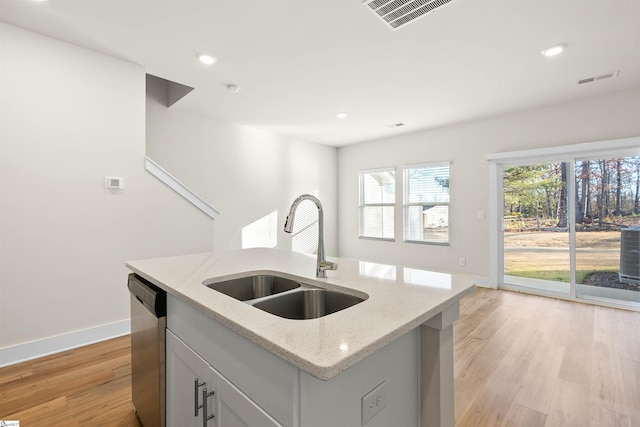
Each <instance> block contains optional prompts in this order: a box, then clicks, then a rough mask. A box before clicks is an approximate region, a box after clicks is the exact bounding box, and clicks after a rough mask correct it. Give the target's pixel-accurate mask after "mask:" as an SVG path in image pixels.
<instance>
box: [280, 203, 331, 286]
mask: <svg viewBox="0 0 640 427" xmlns="http://www.w3.org/2000/svg"><path fill="white" fill-rule="evenodd" d="M304 200H311V201H312V202H313V203H315V204H316V206H317V207H318V257H317V260H316V277H327V270H337V269H338V264H336V263H335V262H330V261H327V260H326V259H324V226H323V212H322V203H320V200H318V199H317V198H316V197H315V196H312V195H311V194H303V195H302V196H299V197H298V198H296V199H295V200H294V201H293V204H292V205H291V209H289V215H287V220H286V221H285V222H284V231H285V233H291V232H292V231H293V219H294V218H295V214H296V208H297V207H298V205H299V204H300V202H302V201H304Z"/></svg>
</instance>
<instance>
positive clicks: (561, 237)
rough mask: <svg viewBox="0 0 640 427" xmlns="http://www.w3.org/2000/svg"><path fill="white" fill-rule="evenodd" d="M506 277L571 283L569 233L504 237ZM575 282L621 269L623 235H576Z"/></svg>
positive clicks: (599, 233)
mask: <svg viewBox="0 0 640 427" xmlns="http://www.w3.org/2000/svg"><path fill="white" fill-rule="evenodd" d="M504 245H505V254H504V258H505V259H504V261H505V274H508V275H512V276H521V277H530V278H534V279H542V280H551V281H557V282H565V283H569V282H570V277H569V233H567V232H553V231H551V232H544V231H541V232H511V233H505V235H504ZM576 262H577V267H578V269H577V271H576V283H583V282H584V279H585V277H586V276H587V275H588V274H589V273H592V272H594V271H611V272H616V273H617V272H618V271H619V269H620V232H619V231H597V232H596V231H587V232H578V233H576Z"/></svg>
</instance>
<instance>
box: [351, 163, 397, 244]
mask: <svg viewBox="0 0 640 427" xmlns="http://www.w3.org/2000/svg"><path fill="white" fill-rule="evenodd" d="M376 172H393V179H394V182H393V185H394V194H393V198H394V200H393V202H391V203H365V200H364V175H369V174H373V173H376ZM397 185H398V174H397V169H396V167H395V166H389V167H382V168H375V169H361V170H359V171H358V238H359V239H363V240H380V241H385V242H395V241H396V224H397V221H396V217H397V215H396V205H397V203H398V191H397V190H398V188H397ZM368 207H381V208H384V207H390V208H392V209H393V237H376V236H366V235H364V209H365V208H368ZM383 234H384V233H383Z"/></svg>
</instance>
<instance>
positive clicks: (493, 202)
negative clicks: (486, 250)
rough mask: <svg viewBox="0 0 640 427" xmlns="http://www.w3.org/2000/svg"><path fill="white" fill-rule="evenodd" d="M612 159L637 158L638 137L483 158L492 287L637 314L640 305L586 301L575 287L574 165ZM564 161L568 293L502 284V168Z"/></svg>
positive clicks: (611, 301) (595, 299) (639, 145)
mask: <svg viewBox="0 0 640 427" xmlns="http://www.w3.org/2000/svg"><path fill="white" fill-rule="evenodd" d="M612 156H616V157H617V156H620V157H623V156H625V157H626V156H640V137H632V138H623V139H614V140H606V141H597V142H589V143H583V144H575V145H566V146H558V147H549V148H539V149H533V150H523V151H514V152H505V153H496V154H492V155H489V156H487V157H486V159H487V160H488V161H489V169H490V176H489V185H490V186H491V190H490V192H489V194H490V200H489V203H490V205H489V207H490V209H489V216H490V224H489V232H490V235H491V237H490V239H491V240H490V254H491V267H490V275H491V277H490V278H491V284H492V287H493V288H497V289H507V290H514V291H518V292H525V293H532V294H536V295H542V296H550V297H555V298H560V299H567V300H572V301H580V302H586V303H591V304H599V305H604V306H609V307H617V308H625V309H630V310H634V311H640V306H637V305H636V304H633V303H629V304H627V303H624V302H623V301H620V302H618V301H615V300H605V299H599V298H594V297H590V298H585V297H581V296H580V295H578V294H577V290H576V288H577V285H576V261H577V259H576V229H575V224H576V209H575V207H576V206H575V204H576V200H575V162H576V160H578V161H579V160H581V159H584V158H591V157H602V158H609V157H612ZM558 162H565V165H566V167H567V168H568V169H567V201H566V202H567V210H568V212H567V214H568V215H567V216H568V218H567V220H568V222H569V224H568V231H569V262H570V288H569V293H563V292H554V291H550V290H542V289H533V288H529V287H525V286H519V285H515V284H509V283H505V281H504V224H503V221H504V219H503V205H504V185H503V175H504V168H505V167H510V166H524V165H531V164H540V163H558Z"/></svg>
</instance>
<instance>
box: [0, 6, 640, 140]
mask: <svg viewBox="0 0 640 427" xmlns="http://www.w3.org/2000/svg"><path fill="white" fill-rule="evenodd" d="M639 16H640V1H639V0H454V1H452V2H451V3H449V4H447V5H446V6H444V7H442V8H439V9H437V10H435V11H433V12H432V13H429V14H427V15H425V16H424V17H422V18H421V19H418V20H416V21H415V22H413V23H411V24H409V25H406V26H404V27H403V28H401V29H398V30H396V31H392V30H390V29H389V28H388V27H387V26H386V25H385V24H384V23H383V22H382V20H381V19H379V18H378V17H377V16H375V15H374V14H373V13H372V12H371V11H370V10H369V9H368V8H367V7H365V6H364V5H363V4H362V2H361V0H48V1H40V2H36V1H33V0H0V20H1V21H4V22H6V23H9V24H12V25H15V26H18V27H22V28H26V29H29V30H32V31H36V32H38V33H42V34H45V35H48V36H51V37H54V38H57V39H61V40H65V41H68V42H70V43H74V44H76V45H79V46H83V47H86V48H89V49H92V50H95V51H98V52H103V53H105V54H107V55H111V56H114V57H117V58H122V59H124V60H127V61H130V62H133V63H136V64H140V65H142V66H143V67H145V68H146V70H147V73H149V74H153V75H156V76H158V77H162V78H165V79H168V80H172V81H175V82H178V83H181V84H184V85H188V86H192V87H194V88H195V90H194V91H192V92H191V93H190V94H189V95H187V96H186V97H185V98H183V99H182V100H180V101H179V102H178V103H177V104H175V105H174V106H173V107H172V108H178V109H184V110H188V111H194V112H199V113H202V114H205V115H208V116H213V117H217V118H220V119H223V120H228V121H232V122H237V123H242V124H246V125H251V126H257V127H261V128H266V129H270V130H272V131H275V132H278V133H282V134H287V135H293V136H298V137H301V138H304V139H306V140H310V141H314V142H318V143H322V144H327V145H333V146H342V145H347V144H351V143H356V142H361V141H366V140H371V139H376V138H382V137H389V136H393V135H397V134H400V133H406V132H413V131H416V130H420V129H428V128H433V127H438V126H443V125H448V124H453V123H459V122H464V121H469V120H475V119H479V118H483V117H488V116H494V115H499V114H504V113H509V112H514V111H520V110H525V109H530V108H536V107H540V106H544V105H550V104H557V103H562V102H567V101H572V100H579V99H584V98H587V97H592V96H597V95H602V94H605V93H609V92H616V91H621V90H627V89H630V88H634V87H640V49H639V48H638V46H639V45H638V41H639V40H640V25H638V17H639ZM555 43H567V44H568V47H567V49H566V50H565V52H564V53H562V54H561V55H559V56H557V57H553V58H546V57H544V56H542V55H541V54H540V51H541V50H542V49H543V48H545V47H547V46H549V45H552V44H555ZM201 52H207V53H211V54H213V55H215V56H216V57H217V58H218V61H217V63H215V64H214V65H210V66H205V65H203V64H201V63H199V62H198V60H197V57H196V56H197V54H198V53H201ZM615 70H619V71H620V73H619V76H618V77H616V78H610V79H606V80H600V81H595V82H593V83H588V84H582V85H578V84H577V81H578V80H580V79H584V78H587V77H591V76H595V75H601V74H605V73H608V72H612V71H615ZM229 83H232V84H236V85H238V86H239V87H240V89H241V90H240V91H239V92H238V93H232V92H230V91H229V90H227V89H226V86H225V85H226V84H229ZM339 111H344V112H347V113H348V116H347V118H345V119H338V118H337V117H336V113H337V112H339ZM396 123H403V124H404V125H403V126H399V127H389V125H392V124H396Z"/></svg>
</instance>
